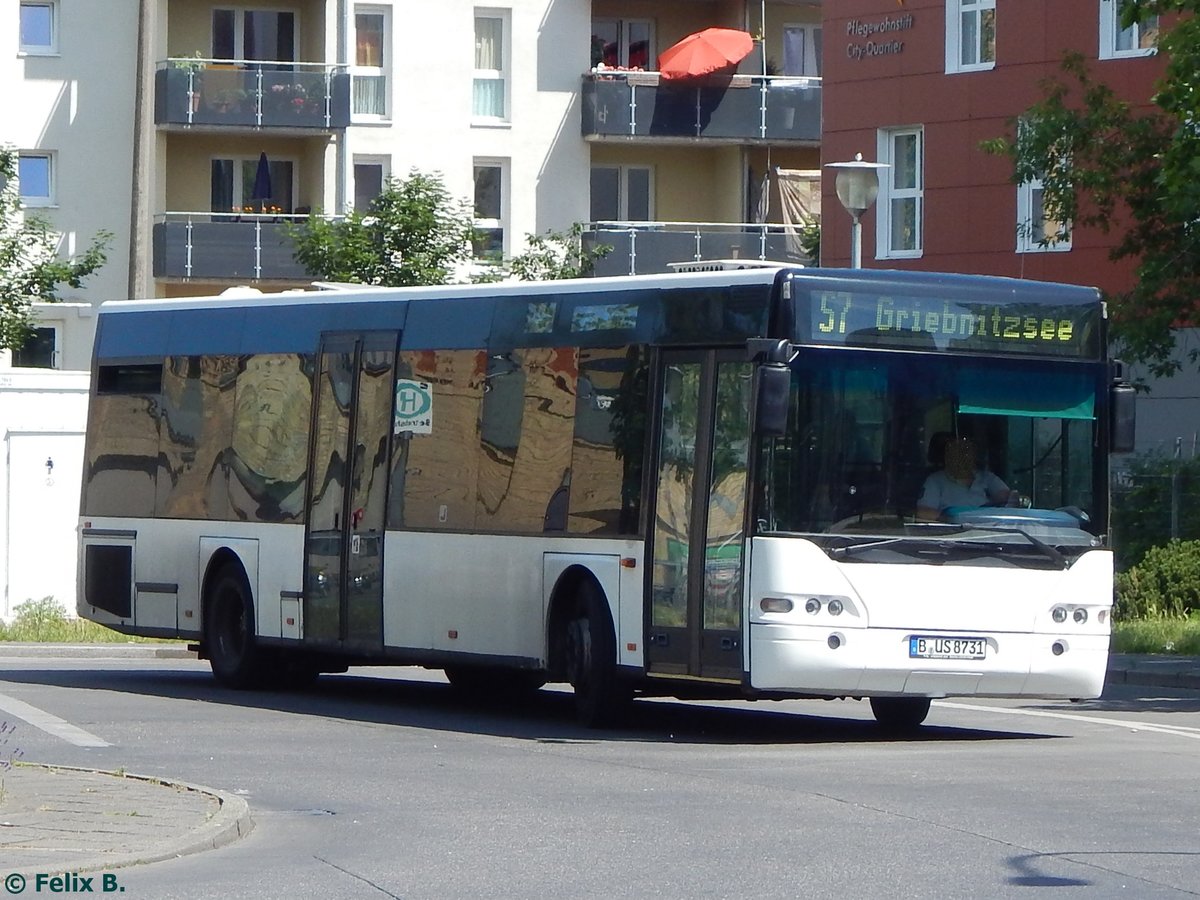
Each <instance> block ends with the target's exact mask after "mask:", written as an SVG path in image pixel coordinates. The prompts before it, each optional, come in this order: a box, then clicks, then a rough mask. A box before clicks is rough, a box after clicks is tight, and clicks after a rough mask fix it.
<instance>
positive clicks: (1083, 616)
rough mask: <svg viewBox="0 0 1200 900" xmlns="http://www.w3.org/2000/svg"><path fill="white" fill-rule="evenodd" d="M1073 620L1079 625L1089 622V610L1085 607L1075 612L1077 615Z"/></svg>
mask: <svg viewBox="0 0 1200 900" xmlns="http://www.w3.org/2000/svg"><path fill="white" fill-rule="evenodd" d="M1073 618H1074V619H1075V622H1076V623H1077V624H1079V625H1082V624H1083V623H1084V622H1086V621H1087V610H1086V609H1084V608H1083V607H1080V608H1079V609H1077V610H1075V615H1074V616H1073Z"/></svg>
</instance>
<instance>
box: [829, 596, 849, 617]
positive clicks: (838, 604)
mask: <svg viewBox="0 0 1200 900" xmlns="http://www.w3.org/2000/svg"><path fill="white" fill-rule="evenodd" d="M827 608H828V610H829V614H830V615H831V616H840V615H841V614H842V610H844V609H845V608H846V607H845V606H843V605H842V601H841V600H839V599H837V598H836V597H834V598H833V599H832V600H830V601H829V606H828V607H827Z"/></svg>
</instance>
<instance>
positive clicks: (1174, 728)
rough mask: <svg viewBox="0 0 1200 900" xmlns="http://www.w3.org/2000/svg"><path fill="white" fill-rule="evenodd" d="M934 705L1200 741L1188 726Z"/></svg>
mask: <svg viewBox="0 0 1200 900" xmlns="http://www.w3.org/2000/svg"><path fill="white" fill-rule="evenodd" d="M934 705H936V706H945V707H948V708H951V709H966V710H971V711H972V712H989V713H1004V714H1007V715H1010V716H1035V717H1039V718H1044V719H1067V720H1069V721H1072V722H1088V723H1090V724H1093V725H1109V726H1111V727H1113V728H1128V729H1131V730H1133V731H1155V732H1158V733H1159V734H1173V735H1175V736H1176V737H1184V738H1191V739H1192V740H1194V741H1200V728H1193V727H1192V726H1190V725H1159V724H1157V723H1155V722H1134V721H1131V720H1129V719H1106V718H1103V717H1101V716H1083V715H1079V714H1078V713H1056V712H1047V711H1045V710H1042V709H1010V708H1008V707H1006V706H976V705H975V704H972V703H957V702H953V701H949V700H935V701H934Z"/></svg>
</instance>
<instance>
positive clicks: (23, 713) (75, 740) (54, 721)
mask: <svg viewBox="0 0 1200 900" xmlns="http://www.w3.org/2000/svg"><path fill="white" fill-rule="evenodd" d="M0 710H3V711H4V712H6V713H8V714H9V715H12V716H16V717H17V718H18V719H21V720H23V721H25V722H28V723H29V724H30V725H32V726H33V727H34V728H40V729H41V730H42V731H44V732H46V734H49V735H53V736H54V737H56V738H62V739H63V740H64V741H67V742H68V743H71V744H74V745H75V746H76V747H111V746H112V744H110V743H109V742H108V741H106V740H104V739H103V738H98V737H96V735H94V734H92V733H91V732H90V731H84V730H83V729H82V728H80V727H79V726H78V725H72V724H71V723H70V722H68V721H66V720H65V719H60V718H59V717H58V716H55V715H52V714H51V713H48V712H46V711H45V710H44V709H38V708H37V707H36V706H30V705H29V704H28V703H26V702H25V701H24V700H18V699H17V698H16V697H10V696H8V695H7V694H0Z"/></svg>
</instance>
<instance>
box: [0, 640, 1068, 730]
mask: <svg viewBox="0 0 1200 900" xmlns="http://www.w3.org/2000/svg"><path fill="white" fill-rule="evenodd" d="M375 671H378V670H375ZM410 671H411V670H410ZM403 672H404V670H403V669H399V670H396V674H393V673H391V672H389V673H388V675H387V676H386V677H385V676H376V675H373V674H368V675H363V674H354V673H351V674H345V675H323V676H322V677H321V679H320V680H319V681H318V682H317V684H316V685H314V686H313V687H311V688H308V689H307V690H304V691H296V692H285V691H233V690H228V689H225V688H222V687H220V686H218V685H217V684H216V683H215V682H214V681H213V679H212V676H211V675H209V674H208V673H207V671H204V670H201V669H199V668H197V667H193V668H191V669H184V668H180V667H179V666H178V664H174V665H173V664H172V663H168V662H165V661H164V662H163V664H162V668H147V667H139V668H137V669H128V670H119V669H111V668H72V669H10V670H7V671H4V670H0V684H3V683H4V682H9V683H13V684H40V685H51V686H57V687H65V688H72V689H78V690H97V691H115V692H120V693H126V694H137V695H142V696H148V697H163V698H169V699H176V700H195V701H200V702H205V703H223V704H228V705H231V706H242V707H251V708H258V709H269V710H276V711H280V712H288V713H295V714H298V715H305V716H321V717H324V718H328V719H340V720H345V721H351V722H361V723H371V724H378V725H395V726H400V727H405V728H426V729H430V730H436V731H449V732H461V733H466V734H485V735H493V736H499V737H508V738H515V739H518V740H528V741H533V742H540V743H602V742H604V741H609V740H619V741H646V742H652V743H680V744H731V745H739V744H741V745H756V744H835V743H881V744H910V743H916V744H921V743H937V742H946V741H955V742H964V741H1010V740H1028V739H1034V738H1037V739H1049V738H1052V737H1056V736H1055V735H1050V734H1036V733H1031V732H1025V731H1015V730H1014V731H995V730H984V729H972V728H951V727H946V726H940V725H937V724H932V725H926V726H924V727H922V728H920V729H917V730H916V731H913V732H908V733H903V734H895V733H889V732H887V731H884V730H882V729H880V728H879V726H877V725H876V724H875V722H874V720H872V719H870V718H869V715H870V712H869V708H868V707H867V705H866V703H865V702H863V703H857V702H853V701H819V700H818V701H784V703H782V704H775V703H773V702H771V701H761V702H760V703H759V704H756V705H748V704H745V703H717V702H702V701H688V702H684V701H678V700H670V699H662V698H653V699H639V700H637V701H635V702H634V703H633V704H632V706H631V708H630V711H629V714H628V716H627V718H626V719H625V721H624V722H623V723H622V725H621V726H620V727H618V728H613V729H609V730H591V729H587V728H583V727H581V726H579V725H577V724H576V723H575V721H574V701H573V697H572V695H571V693H570V691H569V690H557V689H553V688H545V689H543V690H540V691H537V692H536V693H534V694H532V695H530V696H528V697H526V698H523V699H521V700H519V701H511V700H510V701H505V702H503V703H496V704H486V703H480V702H471V701H469V700H467V699H466V698H464V697H462V696H461V695H460V694H459V693H458V692H456V691H455V690H454V689H453V688H451V687H450V686H449V685H448V684H446V683H444V682H433V681H429V680H405V679H404V678H403V674H402V673H403ZM420 674H421V676H424V677H425V678H428V676H427V675H426V674H425V673H424V672H422V673H420ZM784 707H786V710H785V709H784ZM824 709H829V710H830V711H831V713H832V714H831V715H828V716H827V715H824V714H823V712H822V713H816V714H814V710H824ZM930 715H931V716H933V717H935V718H936V716H937V710H936V707H935V709H934V711H933V712H932V713H931V714H930ZM864 716H866V718H863V717H864Z"/></svg>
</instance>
